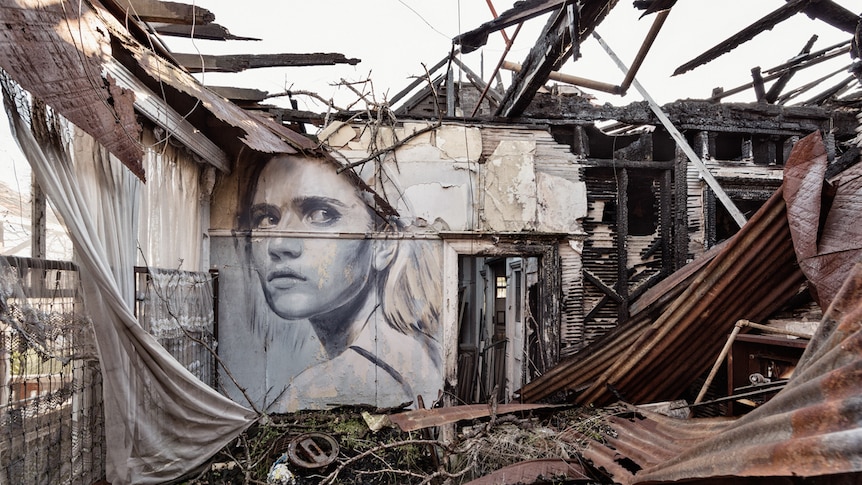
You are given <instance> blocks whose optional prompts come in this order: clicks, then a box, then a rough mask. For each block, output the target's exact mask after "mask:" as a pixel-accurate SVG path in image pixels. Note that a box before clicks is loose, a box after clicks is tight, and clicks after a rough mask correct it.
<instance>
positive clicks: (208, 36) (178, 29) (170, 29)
mask: <svg viewBox="0 0 862 485" xmlns="http://www.w3.org/2000/svg"><path fill="white" fill-rule="evenodd" d="M150 27H152V28H153V30H155V32H156V33H157V34H159V35H167V36H171V37H187V38H189V39H204V40H260V39H258V38H255V37H242V36H239V35H234V34H232V33H230V31H229V30H228V29H227V28H226V27H224V26H222V25H219V24H215V23H209V24H203V25H181V24H159V23H150Z"/></svg>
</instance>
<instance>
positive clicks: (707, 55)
mask: <svg viewBox="0 0 862 485" xmlns="http://www.w3.org/2000/svg"><path fill="white" fill-rule="evenodd" d="M812 1H814V0H790V1H788V2H787V4H786V5H784V6H782V7H779V8H777V9H775V10H773V11H772V12H770V13H768V14H766V15H765V16H763V17H762V18H761V19H760V20H758V21H757V22H754V23H753V24H751V25H749V26H748V27H746V28H744V29H742V30H740V31H739V32H737V33H736V34H733V35H732V36H730V37H728V38H727V39H725V40H723V41H722V42H720V43H719V44H717V45H716V46H715V47H712V48H711V49H708V50H707V51H706V52H704V53H703V54H701V55H699V56H697V57H695V58H694V59H692V60H690V61H688V62H686V63H684V64H683V65H681V66H679V67H678V68H676V70H675V71H674V72H673V75H674V76H676V75H679V74H682V73H684V72H688V71H690V70H692V69H694V68H695V67H698V66H701V65H703V64H706V63H707V62H709V61H711V60H713V59H715V58H717V57H719V56H721V55H723V54H726V53H728V52H730V51H732V50H733V49H735V48H736V47H738V46H739V45H741V44H743V43H745V42H748V41H749V40H751V39H753V38H754V37H755V36H756V35H757V34H759V33H761V32H763V31H764V30H769V29H771V28H773V27H775V26H776V25H778V24H779V23H781V22H783V21H785V20H787V19H789V18H790V17H792V16H794V15H796V14H797V13H799V12H801V11H802V10H803V9H805V8H806V7H807V6H808V5H809V4H810V3H811V2H812Z"/></svg>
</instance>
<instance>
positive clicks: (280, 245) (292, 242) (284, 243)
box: [267, 237, 303, 261]
mask: <svg viewBox="0 0 862 485" xmlns="http://www.w3.org/2000/svg"><path fill="white" fill-rule="evenodd" d="M268 239H269V241H268V242H267V244H268V246H267V249H268V252H269V257H270V258H271V259H272V260H273V261H281V260H284V259H293V258H298V257H299V256H301V255H302V246H303V242H302V239H300V238H295V237H270V238H268Z"/></svg>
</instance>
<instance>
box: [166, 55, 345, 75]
mask: <svg viewBox="0 0 862 485" xmlns="http://www.w3.org/2000/svg"><path fill="white" fill-rule="evenodd" d="M174 59H176V60H177V62H179V63H180V65H181V66H183V67H184V68H186V69H187V70H188V71H189V72H204V71H206V72H242V71H245V70H246V69H256V68H260V67H299V66H331V65H335V64H350V65H352V66H355V65H356V64H358V63H359V62H360V59H356V58H347V57H345V56H344V54H338V53H314V54H234V55H223V56H214V55H200V54H174Z"/></svg>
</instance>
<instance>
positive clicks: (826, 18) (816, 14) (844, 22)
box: [787, 0, 859, 34]
mask: <svg viewBox="0 0 862 485" xmlns="http://www.w3.org/2000/svg"><path fill="white" fill-rule="evenodd" d="M787 1H790V0H787ZM803 12H804V13H805V15H808V16H809V17H811V18H813V19H817V20H821V21H823V22H826V23H827V24H829V25H831V26H833V27H835V28H838V29H841V30H843V31H844V32H847V33H850V34H852V33H853V32H855V31H856V25H857V24H858V22H859V15H857V14H855V13H853V12H851V11H850V10H847V9H846V8H844V7H842V6H841V5H838V4H837V3H835V2H833V1H832V0H820V1H818V2H814V3H812V4H811V5H809V6H807V7H805V9H804V10H803Z"/></svg>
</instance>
